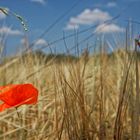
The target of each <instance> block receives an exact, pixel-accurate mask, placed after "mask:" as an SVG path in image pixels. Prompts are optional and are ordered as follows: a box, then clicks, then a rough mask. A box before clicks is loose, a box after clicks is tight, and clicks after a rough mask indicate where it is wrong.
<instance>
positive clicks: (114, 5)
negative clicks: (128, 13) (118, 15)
mask: <svg viewBox="0 0 140 140" xmlns="http://www.w3.org/2000/svg"><path fill="white" fill-rule="evenodd" d="M116 6H117V5H116V3H115V2H109V3H108V4H107V7H116Z"/></svg>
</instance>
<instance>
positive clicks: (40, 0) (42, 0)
mask: <svg viewBox="0 0 140 140" xmlns="http://www.w3.org/2000/svg"><path fill="white" fill-rule="evenodd" d="M30 1H31V2H36V3H40V4H42V5H44V4H45V3H46V2H45V0H30Z"/></svg>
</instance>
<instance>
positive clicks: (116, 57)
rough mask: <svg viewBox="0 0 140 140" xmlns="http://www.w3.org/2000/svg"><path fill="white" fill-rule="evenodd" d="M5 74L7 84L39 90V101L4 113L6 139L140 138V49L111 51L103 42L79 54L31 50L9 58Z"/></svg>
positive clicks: (0, 116)
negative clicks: (28, 83) (48, 53)
mask: <svg viewBox="0 0 140 140" xmlns="http://www.w3.org/2000/svg"><path fill="white" fill-rule="evenodd" d="M76 47H78V46H76ZM76 49H77V48H76ZM77 50H78V49H77ZM78 54H79V52H78ZM0 77H1V79H0V84H1V85H6V84H17V83H27V82H30V83H33V84H34V85H35V86H36V87H37V88H38V89H39V100H38V103H37V104H36V105H34V106H33V105H31V106H21V107H20V108H18V110H16V109H15V108H11V109H7V110H5V111H4V112H1V113H0V139H5V140H11V139H13V140H16V139H18V140H129V139H132V140H138V139H139V137H140V133H139V53H138V50H137V49H136V50H135V52H129V51H128V50H127V51H125V50H123V49H122V50H120V51H116V52H113V53H112V54H108V53H107V51H106V50H105V49H104V44H103V43H102V44H101V46H100V52H98V53H96V52H94V54H93V55H89V53H88V51H85V53H83V54H82V55H81V56H80V54H79V55H78V57H72V56H71V55H70V54H69V56H66V55H55V54H51V55H49V56H46V55H45V54H42V53H41V52H38V53H33V52H30V53H29V52H28V53H27V54H25V55H17V56H16V57H13V58H10V60H9V59H5V61H4V62H3V63H1V66H0Z"/></svg>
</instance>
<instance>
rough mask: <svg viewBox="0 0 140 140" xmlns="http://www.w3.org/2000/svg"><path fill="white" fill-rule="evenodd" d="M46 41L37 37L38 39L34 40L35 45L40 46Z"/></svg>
mask: <svg viewBox="0 0 140 140" xmlns="http://www.w3.org/2000/svg"><path fill="white" fill-rule="evenodd" d="M47 44H48V43H47V42H46V40H44V39H39V40H37V41H36V42H35V45H36V46H40V45H42V46H43V45H47Z"/></svg>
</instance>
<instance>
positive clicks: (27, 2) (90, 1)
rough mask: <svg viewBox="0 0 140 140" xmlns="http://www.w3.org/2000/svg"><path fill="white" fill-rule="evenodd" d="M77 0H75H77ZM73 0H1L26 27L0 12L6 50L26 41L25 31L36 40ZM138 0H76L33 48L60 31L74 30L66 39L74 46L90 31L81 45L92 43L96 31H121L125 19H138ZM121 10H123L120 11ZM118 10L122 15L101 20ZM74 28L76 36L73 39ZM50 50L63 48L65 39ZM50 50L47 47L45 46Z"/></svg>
mask: <svg viewBox="0 0 140 140" xmlns="http://www.w3.org/2000/svg"><path fill="white" fill-rule="evenodd" d="M77 1H78V0H77ZM74 3H76V0H0V6H1V7H7V8H8V9H9V10H11V11H14V12H16V13H18V14H19V15H21V16H22V17H24V19H25V20H26V23H27V26H28V31H27V32H26V33H25V32H24V30H23V27H22V26H21V24H20V23H19V21H18V20H16V18H14V17H6V16H5V15H3V14H2V13H1V14H0V35H1V36H2V35H3V34H6V35H7V37H6V47H7V52H8V54H10V53H11V54H13V53H15V52H16V50H19V48H20V47H19V46H22V47H23V45H22V44H24V43H25V41H24V40H25V39H24V35H23V34H26V36H27V37H28V40H29V42H30V43H31V42H32V41H34V40H36V39H37V38H38V37H39V36H40V35H41V34H42V33H43V32H44V31H45V30H46V29H48V28H49V27H50V26H51V25H52V24H53V23H54V22H55V21H56V20H57V19H58V18H59V17H60V16H62V15H63V14H64V13H66V12H67V11H68V9H70V8H71V7H72V6H73V5H74ZM139 5H140V0H79V3H78V4H77V5H76V6H75V7H74V8H73V9H72V10H71V11H70V12H69V13H67V14H66V15H65V16H64V18H63V19H61V20H59V22H58V23H57V24H56V25H55V26H53V28H51V29H50V30H49V32H48V33H47V34H45V36H43V38H41V39H39V40H38V41H36V44H35V48H36V49H38V48H40V47H42V46H45V45H47V44H48V43H51V42H53V41H55V40H57V39H59V38H61V37H63V34H64V33H65V35H66V36H67V35H69V34H71V33H74V34H75V36H74V37H72V38H70V39H67V40H66V43H67V45H68V46H67V47H68V48H71V47H73V46H74V45H75V44H76V42H78V41H79V42H80V41H82V40H84V39H85V38H87V37H88V36H90V35H92V34H96V35H95V36H93V37H91V38H90V39H88V40H86V41H83V43H82V44H80V47H81V48H84V47H85V46H87V44H90V45H92V44H94V42H95V41H94V40H95V39H96V38H97V36H99V34H104V35H106V36H109V35H111V36H112V35H113V36H115V35H120V36H121V35H122V34H124V30H125V28H126V26H127V22H125V20H126V19H132V20H136V21H140V16H139V13H140V8H139ZM122 10H124V11H122ZM120 12H122V13H121V16H120V18H118V19H117V20H115V21H113V22H112V23H111V24H110V25H104V24H103V22H104V21H107V20H110V19H111V18H113V17H114V16H116V15H118V14H119V13H120ZM96 24H100V25H99V26H97V27H96V28H94V29H91V30H89V31H87V32H85V33H83V34H78V32H80V31H82V30H84V29H87V28H89V27H91V26H93V25H96ZM139 26H140V25H139V24H134V25H133V27H134V31H135V32H136V34H138V33H139ZM76 32H77V36H78V39H75V38H76V37H77V36H76ZM50 47H52V48H53V51H56V52H62V53H63V52H65V50H66V49H65V47H64V41H60V42H57V43H56V44H52V46H50ZM45 51H46V52H47V51H49V50H48V49H46V50H45Z"/></svg>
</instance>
